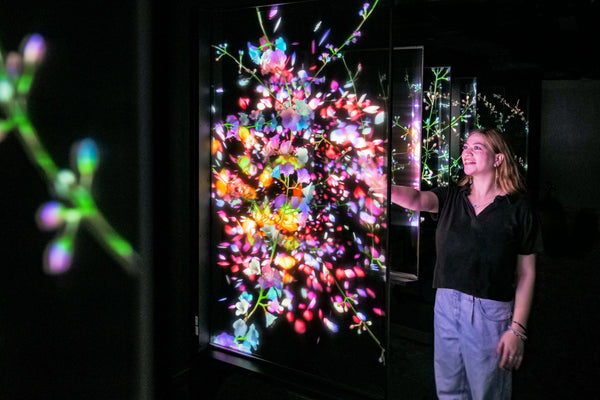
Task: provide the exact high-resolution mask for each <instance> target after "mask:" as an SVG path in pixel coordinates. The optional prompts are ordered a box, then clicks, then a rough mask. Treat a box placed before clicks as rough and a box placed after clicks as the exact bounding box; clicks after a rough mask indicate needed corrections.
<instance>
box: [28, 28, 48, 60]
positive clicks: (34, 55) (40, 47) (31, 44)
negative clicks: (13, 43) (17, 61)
mask: <svg viewBox="0 0 600 400" xmlns="http://www.w3.org/2000/svg"><path fill="white" fill-rule="evenodd" d="M44 53H46V43H45V42H44V38H42V35H39V34H37V33H35V34H33V35H31V36H29V37H28V38H27V41H26V42H25V46H24V47H23V61H25V64H37V63H39V62H40V61H41V60H42V58H43V57H44Z"/></svg>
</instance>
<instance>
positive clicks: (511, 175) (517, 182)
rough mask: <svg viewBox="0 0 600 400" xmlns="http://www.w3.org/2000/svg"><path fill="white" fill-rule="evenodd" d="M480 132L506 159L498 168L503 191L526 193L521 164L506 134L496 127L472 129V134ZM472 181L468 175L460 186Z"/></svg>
mask: <svg viewBox="0 0 600 400" xmlns="http://www.w3.org/2000/svg"><path fill="white" fill-rule="evenodd" d="M474 133H478V134H480V135H481V136H483V137H485V139H486V141H487V143H488V145H489V146H490V147H491V149H492V151H493V152H494V153H495V154H498V153H502V154H503V155H504V161H503V162H502V163H500V165H499V166H498V167H497V168H496V183H497V184H498V186H500V189H502V191H504V192H506V193H508V194H516V193H524V192H525V183H524V182H523V178H522V177H521V174H520V172H519V165H518V164H517V161H516V159H515V156H514V154H513V152H512V150H511V148H510V146H509V145H508V142H507V141H506V139H504V136H503V135H502V134H501V133H500V132H498V131H497V130H496V129H492V128H480V129H476V130H474V131H471V133H470V135H472V134H474ZM470 182H471V177H470V176H469V175H466V176H465V177H464V178H463V179H462V180H461V181H460V182H459V183H458V185H459V186H466V185H467V184H469V183H470Z"/></svg>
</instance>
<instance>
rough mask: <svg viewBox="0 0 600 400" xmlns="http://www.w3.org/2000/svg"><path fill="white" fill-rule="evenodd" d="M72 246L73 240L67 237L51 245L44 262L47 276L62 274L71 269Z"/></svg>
mask: <svg viewBox="0 0 600 400" xmlns="http://www.w3.org/2000/svg"><path fill="white" fill-rule="evenodd" d="M72 244H73V242H72V240H71V239H69V238H65V237H63V238H60V239H58V240H56V241H55V242H53V243H50V246H49V247H48V248H47V250H46V257H45V260H44V271H45V272H46V273H47V274H51V275H57V274H62V273H64V272H66V271H67V270H68V269H69V268H70V267H71V260H72V254H71V249H72V247H73V246H72Z"/></svg>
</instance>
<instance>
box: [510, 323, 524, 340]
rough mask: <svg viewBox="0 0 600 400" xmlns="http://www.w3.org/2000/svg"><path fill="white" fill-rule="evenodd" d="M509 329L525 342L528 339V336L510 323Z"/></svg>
mask: <svg viewBox="0 0 600 400" xmlns="http://www.w3.org/2000/svg"><path fill="white" fill-rule="evenodd" d="M508 330H509V331H511V332H512V334H513V335H515V336H516V337H518V338H519V339H521V340H522V341H523V342H524V341H526V340H527V336H525V335H524V334H522V333H521V332H519V331H517V330H516V329H513V328H511V327H510V325H509V326H508Z"/></svg>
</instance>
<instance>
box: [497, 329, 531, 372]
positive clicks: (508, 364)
mask: <svg viewBox="0 0 600 400" xmlns="http://www.w3.org/2000/svg"><path fill="white" fill-rule="evenodd" d="M524 350H525V343H524V342H523V340H522V339H520V338H519V337H518V336H517V335H515V334H514V333H512V332H511V331H510V330H507V331H506V332H504V335H502V337H501V338H500V343H498V348H497V349H496V352H497V353H498V354H499V355H501V356H502V357H501V358H500V365H499V367H500V368H502V369H505V370H509V371H510V370H512V369H515V370H517V369H519V367H520V366H521V362H522V361H523V352H524Z"/></svg>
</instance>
